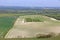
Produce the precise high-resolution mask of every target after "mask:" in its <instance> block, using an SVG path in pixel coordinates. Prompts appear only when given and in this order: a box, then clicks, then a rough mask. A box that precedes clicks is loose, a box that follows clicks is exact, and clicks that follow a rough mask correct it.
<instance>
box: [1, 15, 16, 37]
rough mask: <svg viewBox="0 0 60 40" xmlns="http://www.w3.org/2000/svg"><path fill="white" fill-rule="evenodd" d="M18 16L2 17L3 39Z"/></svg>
mask: <svg viewBox="0 0 60 40" xmlns="http://www.w3.org/2000/svg"><path fill="white" fill-rule="evenodd" d="M16 18H17V17H16V16H11V15H10V16H8V15H6V14H5V15H2V14H1V15H0V37H1V38H3V37H4V36H5V35H6V33H7V32H8V31H9V29H10V28H12V26H13V25H14V22H15V20H16Z"/></svg>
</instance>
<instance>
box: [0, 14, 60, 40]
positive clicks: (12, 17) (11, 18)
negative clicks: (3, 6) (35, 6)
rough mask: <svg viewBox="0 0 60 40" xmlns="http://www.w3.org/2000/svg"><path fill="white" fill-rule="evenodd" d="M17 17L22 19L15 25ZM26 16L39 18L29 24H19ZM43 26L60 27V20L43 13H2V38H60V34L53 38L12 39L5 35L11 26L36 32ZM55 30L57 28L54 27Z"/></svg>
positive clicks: (0, 20) (0, 22)
mask: <svg viewBox="0 0 60 40" xmlns="http://www.w3.org/2000/svg"><path fill="white" fill-rule="evenodd" d="M19 16H20V17H19ZM37 17H38V18H37ZM17 18H20V19H19V20H20V21H18V22H17V23H16V24H17V25H15V21H16V20H17ZM25 18H33V19H34V18H37V20H35V19H34V21H33V22H32V23H31V24H27V25H25V24H22V25H21V24H19V22H21V21H22V20H23V19H25ZM39 18H40V19H39ZM39 20H40V23H39V22H38V21H39ZM26 22H27V21H26ZM28 22H29V21H28ZM28 22H27V23H28ZM35 22H37V23H35ZM36 25H37V26H36ZM31 27H32V28H31ZM41 27H42V28H43V27H44V28H47V29H48V28H49V27H52V29H53V28H54V27H58V28H59V27H60V21H56V20H55V21H54V20H51V19H50V18H49V17H47V16H42V15H26V16H22V15H20V14H0V40H59V39H60V36H57V37H53V38H11V39H9V38H7V39H5V38H4V37H5V35H6V34H7V33H8V31H9V30H10V29H11V28H12V29H13V28H16V29H19V30H23V29H24V30H28V31H30V32H34V33H35V32H37V31H38V30H39V31H41V30H40V28H41ZM58 28H57V29H58ZM57 29H56V30H57ZM14 30H15V29H14ZM54 30H55V28H54ZM56 30H55V31H56ZM57 31H58V30H57ZM59 32H60V31H59ZM34 33H33V34H34Z"/></svg>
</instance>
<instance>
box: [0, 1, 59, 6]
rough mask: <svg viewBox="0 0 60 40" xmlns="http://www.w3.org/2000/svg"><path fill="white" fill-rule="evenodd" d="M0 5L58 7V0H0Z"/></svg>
mask: <svg viewBox="0 0 60 40" xmlns="http://www.w3.org/2000/svg"><path fill="white" fill-rule="evenodd" d="M0 6H30V7H60V0H0Z"/></svg>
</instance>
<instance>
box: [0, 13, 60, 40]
mask: <svg viewBox="0 0 60 40" xmlns="http://www.w3.org/2000/svg"><path fill="white" fill-rule="evenodd" d="M11 15H12V14H11ZM11 15H9V16H8V17H6V16H7V15H4V17H3V15H1V17H0V31H1V28H2V31H1V32H0V33H2V32H3V33H4V34H5V32H6V31H7V30H9V28H8V26H9V27H10V28H11V27H12V26H13V25H12V24H13V23H14V21H15V19H16V18H15V17H13V19H12V17H11ZM12 16H13V15H12ZM46 20H48V21H50V22H52V21H51V20H49V19H46ZM53 22H55V21H53ZM53 22H52V23H53ZM1 23H2V24H4V25H1ZM11 23H12V24H11ZM7 24H8V25H7ZM55 24H57V25H59V24H60V22H55ZM2 26H3V27H2ZM6 27H7V28H6ZM4 34H2V35H3V36H4ZM59 39H60V36H58V37H56V38H44V39H43V38H41V39H37V38H31V39H30V38H27V39H19V38H17V39H2V38H0V40H59Z"/></svg>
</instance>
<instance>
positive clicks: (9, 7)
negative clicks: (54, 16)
mask: <svg viewBox="0 0 60 40" xmlns="http://www.w3.org/2000/svg"><path fill="white" fill-rule="evenodd" d="M30 9H32V10H35V9H36V10H39V9H60V7H21V6H0V10H30Z"/></svg>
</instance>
